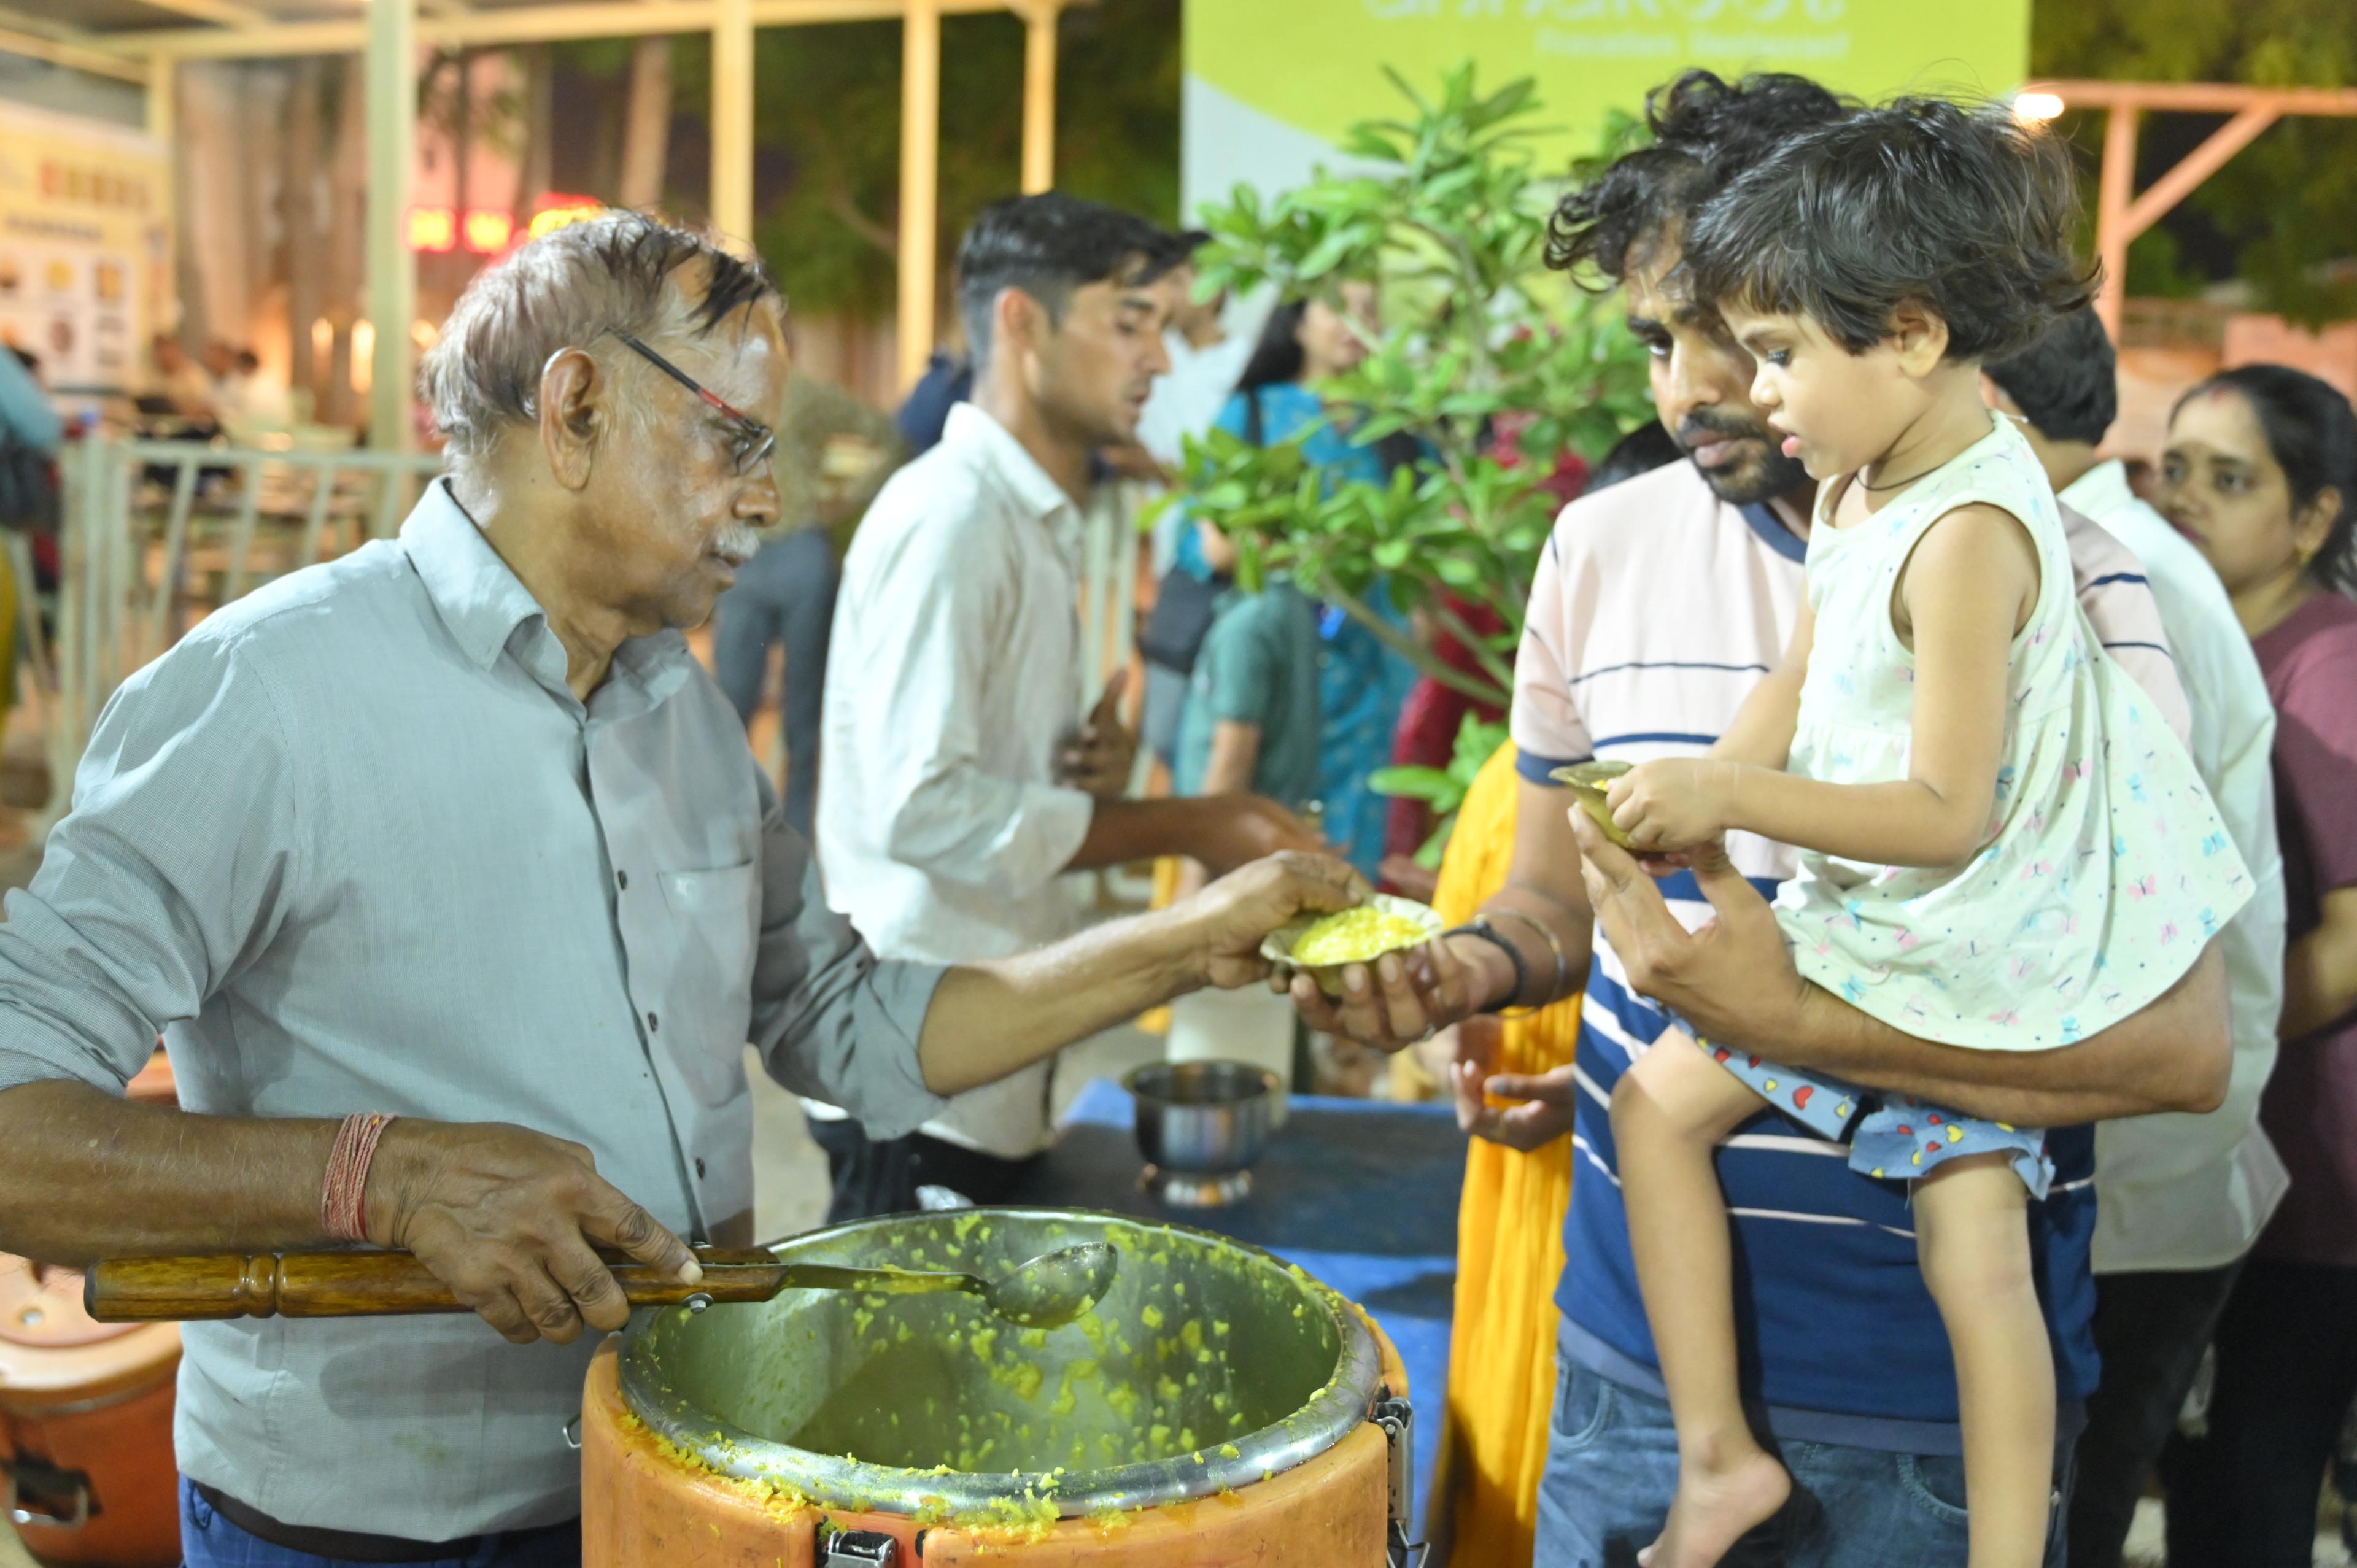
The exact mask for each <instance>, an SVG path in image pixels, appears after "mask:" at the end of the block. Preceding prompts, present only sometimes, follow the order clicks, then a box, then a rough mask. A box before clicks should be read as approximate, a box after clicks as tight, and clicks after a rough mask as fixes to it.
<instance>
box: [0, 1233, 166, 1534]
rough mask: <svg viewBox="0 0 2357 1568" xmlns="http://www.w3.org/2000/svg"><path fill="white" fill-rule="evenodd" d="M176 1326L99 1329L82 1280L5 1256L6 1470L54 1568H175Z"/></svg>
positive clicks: (2, 1435) (1, 1304) (2, 1408)
mask: <svg viewBox="0 0 2357 1568" xmlns="http://www.w3.org/2000/svg"><path fill="white" fill-rule="evenodd" d="M179 1365H180V1330H179V1328H178V1326H176V1325H173V1324H168V1323H153V1324H102V1323H93V1322H91V1320H90V1318H89V1317H88V1316H84V1314H83V1312H82V1309H81V1275H80V1274H78V1273H74V1272H73V1271H71V1270H70V1269H55V1270H51V1269H41V1268H38V1267H37V1266H35V1265H34V1264H32V1263H28V1262H26V1261H25V1260H24V1259H22V1258H11V1257H5V1256H0V1466H6V1467H7V1469H8V1471H9V1473H10V1475H11V1476H12V1477H13V1478H14V1480H15V1483H16V1508H17V1509H19V1510H23V1511H26V1512H29V1513H31V1514H33V1515H34V1516H35V1522H29V1523H27V1524H24V1525H22V1526H20V1527H19V1533H21V1534H22V1535H23V1536H24V1538H25V1544H26V1545H27V1546H28V1547H30V1548H31V1549H32V1550H33V1552H35V1553H36V1554H37V1555H38V1556H39V1557H40V1558H42V1559H43V1560H44V1561H45V1562H48V1563H93V1564H102V1565H103V1568H173V1565H174V1564H176V1563H178V1562H179V1561H180V1522H179V1507H178V1498H177V1488H178V1477H177V1472H176V1470H175V1468H174V1466H173V1460H172V1401H173V1380H174V1377H175V1375H176V1374H177V1373H178V1369H179Z"/></svg>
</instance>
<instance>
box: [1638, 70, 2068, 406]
mask: <svg viewBox="0 0 2357 1568" xmlns="http://www.w3.org/2000/svg"><path fill="white" fill-rule="evenodd" d="M2076 214H2077V196H2076V189H2075V182H2074V180H2073V178H2072V166H2071V156H2070V151H2069V149H2068V148H2067V147H2066V146H2065V145H2063V144H2062V142H2061V139H2060V138H2058V137H2053V136H2050V135H2047V134H2044V133H2043V132H2040V131H2039V130H2036V129H2033V128H2031V127H2029V126H2026V125H2024V124H2021V123H2020V122H2019V121H2018V120H2017V119H2015V117H2014V116H2013V114H2012V113H2010V111H2008V110H2007V109H2006V108H2004V107H2002V106H1999V105H1996V104H1987V103H1984V104H1975V105H1966V104H1961V103H1956V102H1950V101H1948V100H1946V99H1940V98H1900V99H1894V100H1893V101H1892V102H1889V103H1887V104H1884V105H1881V106H1880V107H1878V108H1873V109H1865V110H1860V111H1859V112H1858V113H1855V114H1852V115H1850V116H1848V117H1847V118H1846V119H1843V120H1840V121H1837V122H1835V123H1834V124H1829V125H1824V126H1821V127H1818V128H1816V129H1813V130H1810V131H1805V132H1803V133H1802V134H1799V135H1797V136H1795V137H1793V138H1792V140H1790V141H1788V142H1786V143H1784V144H1783V145H1781V146H1780V147H1778V148H1777V149H1776V150H1775V151H1774V152H1773V153H1772V154H1770V156H1768V157H1767V158H1766V159H1765V160H1763V161H1762V162H1761V163H1760V165H1759V166H1756V167H1754V168H1751V169H1749V170H1747V171H1746V172H1745V173H1744V174H1743V175H1742V176H1740V177H1738V178H1737V179H1736V180H1735V182H1734V183H1733V184H1731V185H1729V186H1728V187H1727V189H1726V190H1724V191H1722V192H1721V193H1720V194H1719V195H1718V196H1717V197H1715V198H1713V199H1712V200H1711V201H1710V203H1709V205H1708V206H1706V207H1705V208H1704V209H1703V210H1702V213H1701V215H1700V216H1699V217H1698V218H1697V219H1696V220H1695V224H1694V227H1693V229H1692V230H1691V231H1689V233H1688V234H1687V236H1686V241H1685V250H1684V263H1683V265H1684V270H1685V272H1686V274H1687V283H1688V286H1690V287H1691V288H1692V289H1693V291H1694V293H1695V297H1696V298H1697V299H1698V300H1701V301H1704V302H1720V301H1724V302H1727V303H1729V304H1735V305H1739V306H1744V307H1746V308H1749V309H1751V310H1755V311H1761V312H1767V313H1772V314H1776V315H1800V316H1807V317H1812V318H1813V319H1814V320H1815V321H1816V322H1817V323H1818V325H1820V326H1821V327H1823V328H1824V329H1825V331H1826V333H1827V334H1828V335H1829V336H1830V337H1832V338H1834V340H1835V341H1836V342H1838V343H1840V344H1841V345H1842V346H1843V347H1844V348H1846V349H1848V350H1849V351H1850V352H1851V353H1853V354H1860V353H1864V352H1865V351H1866V350H1867V349H1869V348H1871V347H1873V346H1874V345H1875V344H1877V343H1878V342H1880V341H1881V340H1882V339H1883V338H1886V337H1888V336H1889V332H1890V324H1891V317H1892V315H1893V313H1894V312H1895V311H1897V310H1898V308H1899V307H1900V306H1902V305H1905V304H1908V303H1910V302H1912V303H1916V304H1919V305H1921V306H1924V307H1925V308H1927V309H1930V310H1932V312H1934V313H1936V314H1937V315H1938V316H1939V317H1940V319H1941V320H1942V321H1943V322H1945V323H1946V324H1947V328H1948V355H1949V357H1950V358H1951V359H1954V360H1989V359H2001V358H2003V357H2005V356H2007V355H2008V354H2013V353H2017V352H2018V351H2019V350H2021V349H2025V348H2028V347H2029V345H2030V344H2031V343H2033V342H2036V341H2037V340H2038V338H2040V337H2041V336H2042V335H2044V333H2045V332H2046V331H2047V330H2048V329H2049V328H2050V327H2052V326H2053V325H2054V324H2055V323H2056V322H2057V321H2059V320H2060V319H2061V317H2064V316H2066V315H2068V314H2069V313H2070V312H2072V311H2073V310H2076V309H2078V308H2080V307H2081V306H2084V305H2085V304H2087V303H2088V301H2089V300H2091V299H2092V298H2093V295H2094V286H2095V277H2096V271H2095V269H2094V267H2093V266H2092V265H2090V264H2087V263H2083V262H2081V261H2080V260H2079V258H2078V257H2077V255H2076V254H2075V253H2074V246H2073V244H2072V231H2073V229H2074V227H2075V222H2074V220H2075V218H2076Z"/></svg>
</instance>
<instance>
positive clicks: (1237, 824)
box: [1194, 795, 1326, 876]
mask: <svg viewBox="0 0 2357 1568" xmlns="http://www.w3.org/2000/svg"><path fill="white" fill-rule="evenodd" d="M1200 808H1201V811H1202V820H1201V825H1200V830H1199V831H1198V832H1197V833H1196V835H1195V836H1196V838H1197V840H1198V842H1197V843H1196V845H1195V851H1194V853H1195V858H1196V859H1197V860H1200V861H1201V862H1202V863H1203V865H1204V866H1205V868H1206V869H1208V870H1209V871H1210V872H1211V874H1212V875H1215V876H1216V875H1219V874H1220V873H1221V872H1223V871H1232V870H1234V869H1235V868H1236V867H1238V866H1240V865H1251V864H1252V863H1253V862H1254V861H1255V860H1259V859H1262V858H1263V857H1265V856H1267V855H1272V854H1286V853H1292V854H1324V853H1325V851H1326V838H1325V835H1324V834H1322V833H1320V832H1318V830H1317V829H1316V828H1313V827H1311V826H1310V825H1309V824H1308V822H1303V821H1302V820H1301V819H1300V818H1299V817H1297V816H1295V815H1294V814H1293V813H1292V812H1291V811H1286V809H1285V808H1284V807H1283V806H1280V805H1278V804H1277V803H1276V802H1275V801H1274V800H1269V799H1267V798H1266V797H1265V796H1261V795H1211V796H1207V797H1205V798H1204V799H1203V800H1201V802H1200Z"/></svg>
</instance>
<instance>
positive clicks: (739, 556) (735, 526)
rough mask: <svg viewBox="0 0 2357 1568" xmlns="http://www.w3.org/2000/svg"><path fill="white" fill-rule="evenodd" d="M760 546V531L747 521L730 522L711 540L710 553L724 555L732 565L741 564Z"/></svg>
mask: <svg viewBox="0 0 2357 1568" xmlns="http://www.w3.org/2000/svg"><path fill="white" fill-rule="evenodd" d="M760 548H761V535H760V532H759V530H757V529H755V528H753V527H752V526H751V525H749V524H748V523H742V522H732V523H730V524H729V525H728V526H727V527H726V528H724V529H722V530H721V531H720V537H719V538H717V539H716V540H714V541H713V542H712V553H714V554H716V555H720V556H724V557H726V559H727V560H728V562H729V563H730V564H732V565H742V564H745V563H746V562H748V561H750V560H751V559H752V558H753V553H754V552H755V551H757V550H759V549H760Z"/></svg>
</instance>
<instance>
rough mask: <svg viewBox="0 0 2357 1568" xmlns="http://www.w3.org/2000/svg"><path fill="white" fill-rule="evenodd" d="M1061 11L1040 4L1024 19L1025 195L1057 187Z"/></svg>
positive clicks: (1044, 0)
mask: <svg viewBox="0 0 2357 1568" xmlns="http://www.w3.org/2000/svg"><path fill="white" fill-rule="evenodd" d="M1061 9H1062V8H1061V7H1060V6H1059V5H1055V4H1054V3H1053V0H1041V3H1039V4H1038V5H1033V6H1032V8H1031V9H1030V10H1029V11H1028V12H1026V13H1025V14H1024V17H1023V28H1024V32H1023V193H1024V194H1025V195H1026V196H1034V195H1037V194H1038V193H1039V192H1040V191H1043V190H1048V189H1050V188H1053V187H1054V186H1055V183H1056V17H1057V15H1058V13H1059V12H1060V10H1061Z"/></svg>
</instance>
